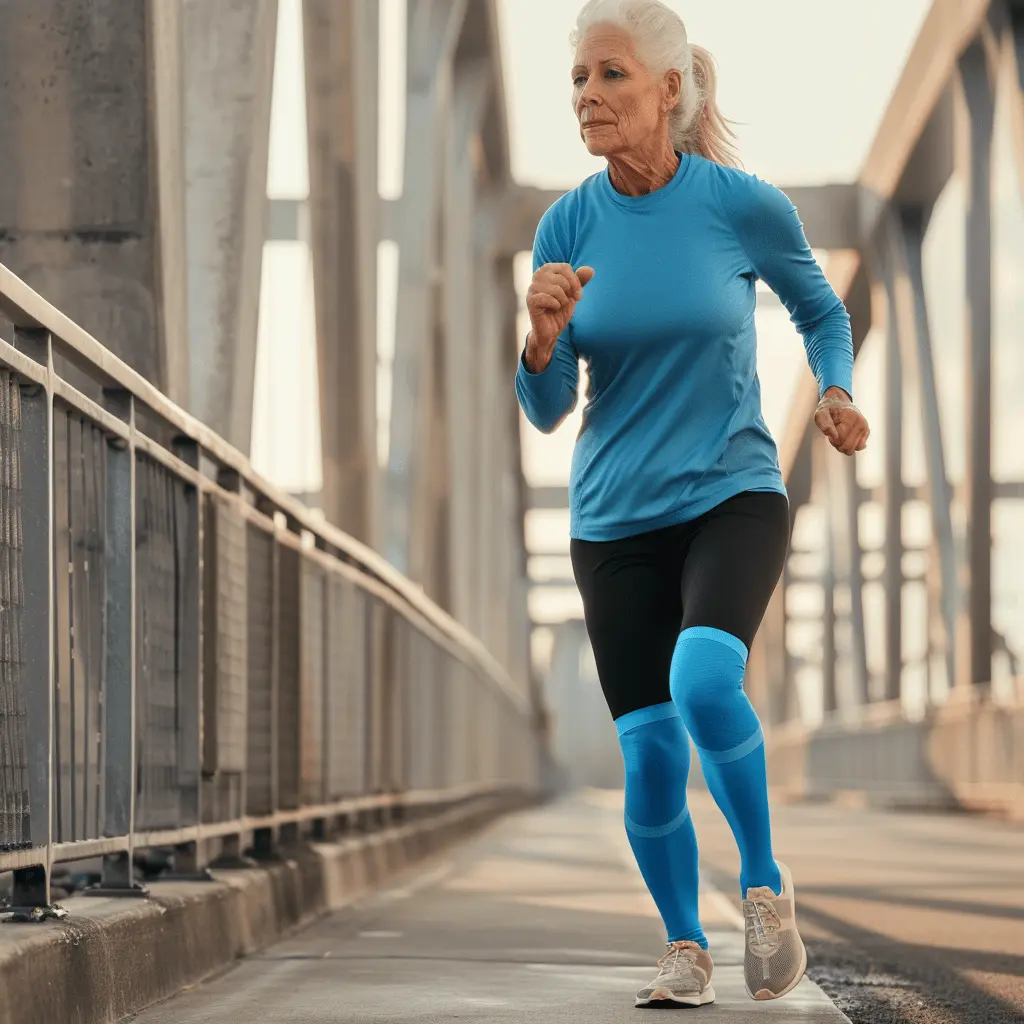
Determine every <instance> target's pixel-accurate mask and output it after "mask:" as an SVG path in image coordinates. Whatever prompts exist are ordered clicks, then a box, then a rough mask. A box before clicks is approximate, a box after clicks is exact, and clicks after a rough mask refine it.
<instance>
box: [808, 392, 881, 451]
mask: <svg viewBox="0 0 1024 1024" xmlns="http://www.w3.org/2000/svg"><path fill="white" fill-rule="evenodd" d="M814 422H815V423H816V424H817V425H818V429H819V430H820V431H821V432H822V433H823V434H824V435H825V436H826V437H827V438H828V440H829V444H831V445H832V447H833V448H835V449H836V451H840V452H842V453H843V454H844V455H852V454H853V453H854V452H862V451H864V449H865V448H866V447H867V444H868V437H869V436H870V434H871V428H870V427H869V426H868V421H867V420H866V419H865V418H864V414H863V413H862V412H861V411H860V409H858V408H857V406H855V405H854V404H853V400H852V399H851V398H850V396H849V395H848V394H847V393H846V392H845V391H844V390H843V389H842V388H835V387H833V388H829V389H828V390H827V391H826V392H825V394H823V395H822V396H821V401H820V402H819V403H818V408H817V409H815V410H814Z"/></svg>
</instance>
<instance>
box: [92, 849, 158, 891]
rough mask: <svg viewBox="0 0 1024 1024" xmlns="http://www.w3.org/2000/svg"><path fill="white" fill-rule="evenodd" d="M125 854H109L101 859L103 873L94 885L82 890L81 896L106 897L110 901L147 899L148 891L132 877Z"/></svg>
mask: <svg viewBox="0 0 1024 1024" xmlns="http://www.w3.org/2000/svg"><path fill="white" fill-rule="evenodd" d="M132 875H133V872H132V864H131V861H130V860H129V857H128V854H127V853H110V854H107V855H106V856H104V858H103V873H102V875H101V876H100V881H99V882H97V883H96V885H90V886H89V887H88V888H87V889H83V890H82V895H83V896H107V897H110V898H112V899H148V898H149V890H148V889H147V888H146V887H145V886H144V885H142V883H141V882H136V881H135V880H134V878H133V877H132Z"/></svg>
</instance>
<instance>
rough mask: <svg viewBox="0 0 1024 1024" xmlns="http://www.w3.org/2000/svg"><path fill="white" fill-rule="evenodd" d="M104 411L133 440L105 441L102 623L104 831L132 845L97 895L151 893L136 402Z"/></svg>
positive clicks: (110, 395)
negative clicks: (143, 852) (141, 734)
mask: <svg viewBox="0 0 1024 1024" xmlns="http://www.w3.org/2000/svg"><path fill="white" fill-rule="evenodd" d="M104 399H105V402H106V405H107V408H108V410H109V411H110V412H112V413H113V414H114V415H116V416H118V417H119V418H120V419H122V420H123V421H124V422H125V423H127V424H128V430H129V440H128V442H127V443H126V442H125V441H124V440H123V439H120V438H117V439H112V440H111V441H110V442H109V444H108V446H107V510H106V538H105V550H106V591H107V595H106V622H105V626H104V632H105V637H104V681H105V693H104V708H103V715H104V718H103V738H104V745H103V762H104V779H105V785H106V804H105V808H106V813H105V816H104V833H105V835H107V836H108V837H110V838H115V837H121V836H127V840H128V843H127V850H126V851H121V852H119V853H112V854H108V855H106V856H105V857H104V858H103V873H102V877H101V880H100V883H99V885H98V886H95V887H94V888H92V889H88V890H86V894H87V895H90V894H91V895H97V896H146V895H148V890H147V889H146V888H145V887H143V886H142V885H139V884H138V883H137V882H136V881H135V878H134V864H133V858H134V853H135V799H136V791H137V787H136V784H135V778H136V767H135V716H136V707H135V700H136V687H135V670H136V665H135V645H136V636H135V629H136V621H135V613H136V608H135V597H136V593H137V591H136V586H135V517H136V500H135V498H136V495H135V468H136V467H135V400H134V397H133V396H132V395H131V394H129V393H128V392H126V391H107V392H105V394H104Z"/></svg>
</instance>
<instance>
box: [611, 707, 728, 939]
mask: <svg viewBox="0 0 1024 1024" xmlns="http://www.w3.org/2000/svg"><path fill="white" fill-rule="evenodd" d="M615 728H616V729H617V730H618V733H619V743H620V745H621V746H622V760H623V763H624V765H625V769H626V816H625V818H626V833H627V835H628V836H629V845H630V846H631V847H632V848H633V855H634V856H635V857H636V862H637V865H638V866H639V868H640V874H641V875H643V878H644V881H645V882H646V883H647V888H648V889H649V890H650V892H651V896H652V897H653V898H654V902H655V904H656V905H657V907H658V910H659V911H660V913H661V917H662V920H663V921H664V922H665V928H666V929H667V931H668V941H669V942H676V941H680V940H682V939H690V940H692V941H693V942H698V943H700V945H701V946H703V948H704V949H707V948H708V940H707V939H706V938H705V936H704V930H703V929H702V928H701V926H700V916H699V914H698V904H697V899H698V897H697V888H698V881H697V837H696V836H695V835H694V832H693V822H692V821H691V820H690V811H689V808H688V807H687V806H686V777H687V775H688V774H689V771H690V742H689V738H688V737H687V735H686V730H685V729H684V728H683V723H682V722H681V721H680V718H679V712H678V711H677V710H676V707H675V705H674V704H673V703H671V702H668V703H666V704H655V705H654V706H653V707H647V708H640V710H639V711H631V712H630V713H629V714H626V715H622V716H621V717H620V718H617V719H616V720H615Z"/></svg>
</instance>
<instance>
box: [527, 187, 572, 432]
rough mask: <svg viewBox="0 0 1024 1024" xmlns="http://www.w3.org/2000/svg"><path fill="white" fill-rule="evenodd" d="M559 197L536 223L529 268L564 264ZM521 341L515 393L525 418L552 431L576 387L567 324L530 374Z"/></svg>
mask: <svg viewBox="0 0 1024 1024" xmlns="http://www.w3.org/2000/svg"><path fill="white" fill-rule="evenodd" d="M564 202H565V200H564V199H560V200H559V201H558V202H556V203H555V205H554V206H552V207H551V208H550V209H549V210H548V211H547V212H546V213H545V214H544V216H543V217H541V220H540V224H538V225H537V234H536V236H535V238H534V243H533V269H534V271H536V270H537V269H538V268H539V267H542V266H543V265H544V264H545V263H568V262H570V256H571V253H572V244H571V241H570V239H569V237H568V231H566V230H565V229H564V224H563V217H562V216H561V215H562V213H563V212H564V211H562V210H561V209H560V207H561V206H562V205H563V204H564ZM525 356H526V346H525V344H524V346H523V350H522V353H521V354H520V356H519V364H518V367H517V369H516V395H517V396H518V398H519V404H520V405H521V406H522V409H523V412H524V413H526V418H527V419H528V420H529V421H530V422H531V423H532V424H533V425H534V426H535V427H536V428H537V429H538V430H540V431H541V432H542V433H545V434H550V433H553V432H554V431H555V430H557V429H558V427H559V426H560V425H561V423H562V421H563V420H564V419H565V418H566V417H567V416H568V415H569V414H570V413H571V412H572V411H573V409H575V408H576V400H577V390H578V386H579V372H580V371H579V353H578V352H577V351H576V347H575V346H574V345H573V343H572V339H571V327H570V326H567V327H566V328H565V330H564V331H562V333H561V334H560V335H559V336H558V339H557V340H556V341H555V348H554V351H553V352H552V354H551V362H550V363H548V365H547V366H546V367H545V368H544V369H543V370H542V371H541V372H540V373H531V372H530V371H529V370H528V369H527V368H526V363H525V362H524V361H523V360H524V358H525Z"/></svg>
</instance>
